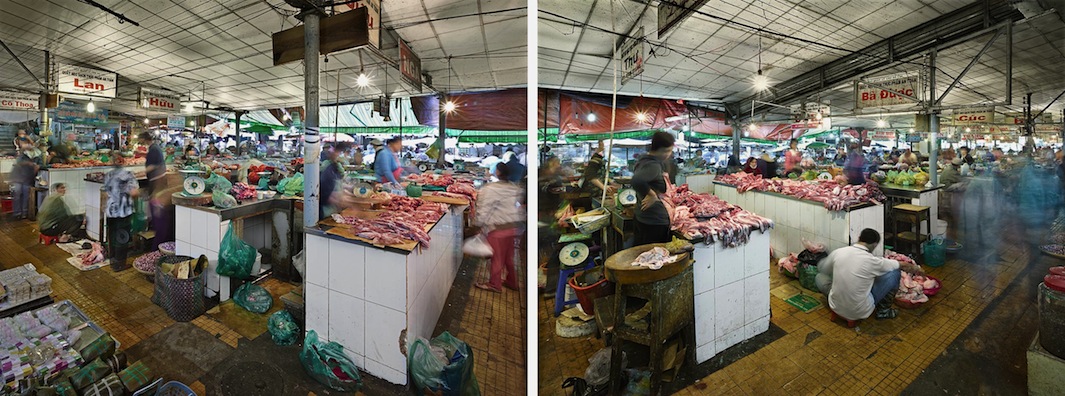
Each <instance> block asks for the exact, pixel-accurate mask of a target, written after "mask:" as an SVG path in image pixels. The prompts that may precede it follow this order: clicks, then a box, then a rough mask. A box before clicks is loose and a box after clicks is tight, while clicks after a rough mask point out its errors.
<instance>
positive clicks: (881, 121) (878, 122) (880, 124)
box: [876, 118, 887, 128]
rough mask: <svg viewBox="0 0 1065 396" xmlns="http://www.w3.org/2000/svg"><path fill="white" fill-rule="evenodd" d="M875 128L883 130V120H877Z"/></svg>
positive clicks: (885, 125)
mask: <svg viewBox="0 0 1065 396" xmlns="http://www.w3.org/2000/svg"><path fill="white" fill-rule="evenodd" d="M876 127H877V128H885V127H887V121H886V120H884V119H883V118H881V119H879V120H876Z"/></svg>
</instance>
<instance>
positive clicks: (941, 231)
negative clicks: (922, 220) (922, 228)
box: [932, 220, 947, 238]
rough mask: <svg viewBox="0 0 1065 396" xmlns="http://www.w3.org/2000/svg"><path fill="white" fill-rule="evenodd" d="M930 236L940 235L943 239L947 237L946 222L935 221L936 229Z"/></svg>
mask: <svg viewBox="0 0 1065 396" xmlns="http://www.w3.org/2000/svg"><path fill="white" fill-rule="evenodd" d="M932 235H933V236H940V235H941V236H943V237H944V238H945V237H946V236H947V221H946V220H936V229H935V230H934V231H933V232H932Z"/></svg>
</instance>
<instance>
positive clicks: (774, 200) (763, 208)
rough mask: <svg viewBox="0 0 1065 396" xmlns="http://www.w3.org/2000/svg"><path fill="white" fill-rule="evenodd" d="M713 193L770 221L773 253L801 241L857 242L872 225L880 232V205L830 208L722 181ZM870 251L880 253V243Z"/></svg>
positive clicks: (831, 245) (793, 249)
mask: <svg viewBox="0 0 1065 396" xmlns="http://www.w3.org/2000/svg"><path fill="white" fill-rule="evenodd" d="M716 184H717V185H716V186H715V187H714V192H715V193H714V195H717V197H718V198H721V199H723V200H725V202H728V203H730V204H733V205H738V206H740V207H742V208H743V209H745V210H748V211H751V212H754V213H756V214H758V215H759V216H762V217H766V218H769V219H772V220H773V223H774V225H773V238H772V239H771V241H770V245H771V246H772V247H773V253H774V254H775V255H776V256H778V257H783V256H785V255H787V254H788V253H799V252H801V251H803V249H805V248H804V247H803V245H802V240H803V239H804V238H805V239H806V240H809V241H813V242H819V243H823V244H825V247H827V248H828V249H829V250H832V249H836V248H841V247H844V246H849V245H851V244H852V243H853V242H856V241H858V236H859V235H860V234H861V233H862V230H863V229H866V228H872V229H874V230H876V231H877V232H879V233H880V234H881V235H883V234H884V206H883V205H872V206H867V207H862V208H860V209H854V210H845V211H830V210H828V209H826V208H825V207H824V205H823V204H821V203H820V202H816V201H808V200H803V199H798V198H792V197H787V196H783V195H781V194H773V193H765V192H761V191H747V192H744V193H740V192H737V191H736V187H733V186H731V185H728V184H724V183H716ZM873 254H875V255H877V256H882V255H883V254H884V244H879V245H877V247H876V250H875V251H874V252H873Z"/></svg>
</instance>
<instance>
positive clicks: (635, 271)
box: [605, 243, 694, 284]
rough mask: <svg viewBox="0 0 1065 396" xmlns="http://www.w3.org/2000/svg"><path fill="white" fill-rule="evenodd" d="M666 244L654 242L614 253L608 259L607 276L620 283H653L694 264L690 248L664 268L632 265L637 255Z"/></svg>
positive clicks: (606, 264) (674, 274) (670, 276)
mask: <svg viewBox="0 0 1065 396" xmlns="http://www.w3.org/2000/svg"><path fill="white" fill-rule="evenodd" d="M666 245H667V244H665V243H652V244H648V245H640V246H636V247H632V248H628V249H625V250H622V251H620V252H617V253H614V255H613V256H610V257H609V258H607V259H606V263H605V266H606V278H607V279H608V280H610V281H611V282H614V283H618V284H638V283H651V282H657V281H660V280H663V279H669V278H672V277H674V276H676V275H678V274H680V273H682V272H684V270H686V269H688V267H689V266H691V265H692V263H693V262H694V260H692V257H691V251H689V250H688V249H682V250H684V251H685V253H684V255H685V256H684V257H683V258H681V259H680V260H678V261H676V262H674V263H668V264H665V265H663V266H662V268H659V269H656V270H653V269H650V268H647V267H641V266H638V265H636V266H634V265H632V262H633V261H635V260H636V257H638V256H639V255H641V254H643V253H644V252H647V251H648V250H651V249H654V248H655V247H666ZM688 246H690V244H688Z"/></svg>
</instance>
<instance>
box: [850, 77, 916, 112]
mask: <svg viewBox="0 0 1065 396" xmlns="http://www.w3.org/2000/svg"><path fill="white" fill-rule="evenodd" d="M900 94H902V95H900ZM909 97H914V98H917V99H923V97H924V83H923V81H922V78H921V73H920V72H916V71H914V72H903V73H895V74H889V75H886V76H877V77H868V78H863V79H862V80H861V81H858V90H857V92H855V99H856V102H855V103H857V107H858V108H866V107H880V106H891V105H901V104H911V105H915V104H917V102H916V101H914V100H913V99H911V98H909Z"/></svg>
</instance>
